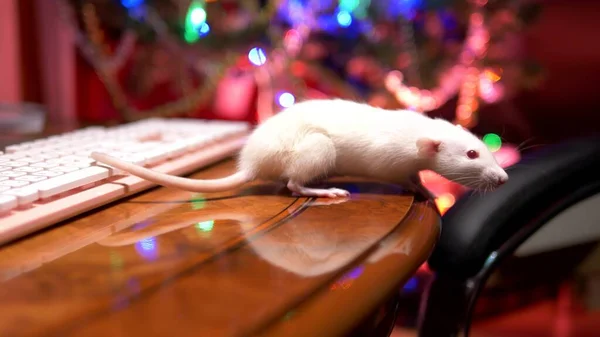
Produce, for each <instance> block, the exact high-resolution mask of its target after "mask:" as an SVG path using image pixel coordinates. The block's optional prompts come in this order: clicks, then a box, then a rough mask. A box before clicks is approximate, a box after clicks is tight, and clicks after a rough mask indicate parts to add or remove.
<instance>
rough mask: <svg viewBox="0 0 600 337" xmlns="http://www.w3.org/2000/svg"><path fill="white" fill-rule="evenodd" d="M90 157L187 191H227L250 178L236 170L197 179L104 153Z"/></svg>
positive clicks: (163, 184)
mask: <svg viewBox="0 0 600 337" xmlns="http://www.w3.org/2000/svg"><path fill="white" fill-rule="evenodd" d="M91 157H92V158H94V159H95V160H97V161H99V162H101V163H104V164H107V165H110V166H112V167H116V168H118V169H121V170H123V171H125V172H128V173H131V174H133V175H135V176H138V177H140V178H143V179H146V180H148V181H151V182H153V183H155V184H158V185H162V186H167V187H172V188H177V189H181V190H184V191H189V192H198V193H210V192H221V191H227V190H231V189H234V188H236V187H239V186H241V185H243V184H245V183H247V182H249V181H250V180H251V179H252V178H251V177H250V176H249V175H248V174H246V173H245V172H241V171H239V172H236V173H234V174H232V175H230V176H228V177H224V178H219V179H210V180H199V179H190V178H182V177H177V176H172V175H169V174H166V173H161V172H156V171H154V170H151V169H148V168H145V167H143V166H139V165H136V164H132V163H128V162H126V161H122V160H120V159H118V158H115V157H112V156H109V155H107V154H104V153H98V152H93V153H92V154H91Z"/></svg>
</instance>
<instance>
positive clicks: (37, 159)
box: [19, 157, 44, 163]
mask: <svg viewBox="0 0 600 337" xmlns="http://www.w3.org/2000/svg"><path fill="white" fill-rule="evenodd" d="M19 161H26V162H28V163H39V162H41V161H44V159H42V158H40V157H23V158H20V159H19Z"/></svg>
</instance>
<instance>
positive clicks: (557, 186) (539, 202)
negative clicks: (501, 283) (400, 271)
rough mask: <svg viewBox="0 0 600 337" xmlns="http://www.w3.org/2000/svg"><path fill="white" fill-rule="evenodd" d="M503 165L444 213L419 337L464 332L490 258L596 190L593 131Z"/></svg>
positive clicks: (599, 159)
mask: <svg viewBox="0 0 600 337" xmlns="http://www.w3.org/2000/svg"><path fill="white" fill-rule="evenodd" d="M507 171H508V173H509V176H510V179H509V182H508V183H506V184H505V185H504V186H502V187H501V188H499V189H498V190H496V191H495V192H492V193H490V194H487V195H485V196H481V195H478V194H469V195H467V196H465V197H463V198H460V199H459V200H458V202H457V203H456V205H454V207H452V208H451V209H450V210H449V211H448V212H447V213H446V214H445V215H444V217H443V220H442V234H441V237H440V240H439V242H438V244H437V246H436V248H435V250H434V251H433V253H432V255H431V257H430V259H429V266H430V268H431V269H432V271H433V272H434V274H435V276H434V278H433V280H432V282H431V284H430V285H429V286H428V290H427V292H426V294H425V296H424V301H423V304H422V305H423V308H422V309H423V310H422V311H421V317H420V323H419V336H420V337H450V336H457V335H458V334H459V332H460V331H462V332H463V336H465V337H468V335H469V328H470V323H471V316H472V313H473V309H474V306H475V303H476V301H477V299H478V297H479V295H480V292H481V290H482V288H483V287H484V285H485V283H486V280H487V279H488V277H489V276H490V274H491V273H492V272H493V271H494V270H495V269H496V268H497V266H498V264H499V263H500V262H501V261H502V260H503V259H504V258H506V257H508V256H510V255H512V253H513V252H514V251H515V250H516V249H517V248H518V247H519V246H520V245H521V244H522V243H523V242H524V241H525V240H526V239H527V238H529V237H530V236H531V235H532V234H534V233H535V232H536V231H537V230H538V229H540V228H541V227H542V226H544V225H545V224H546V223H548V222H549V220H551V219H552V218H553V217H555V216H556V215H558V214H559V213H560V212H562V211H564V210H565V209H567V208H569V207H570V206H573V205H575V204H576V203H578V202H580V201H583V200H584V199H586V198H589V197H591V196H593V195H594V194H597V193H599V192H600V136H599V137H592V138H586V139H579V140H574V141H570V142H568V143H564V144H558V145H553V146H548V147H547V148H544V149H543V150H541V151H539V152H536V153H534V154H531V155H529V156H527V157H524V158H523V160H522V161H521V162H520V163H519V164H517V165H515V166H513V167H511V168H509V169H508V170H507ZM599 226H600V224H599Z"/></svg>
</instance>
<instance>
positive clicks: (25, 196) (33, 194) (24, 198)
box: [2, 186, 39, 206]
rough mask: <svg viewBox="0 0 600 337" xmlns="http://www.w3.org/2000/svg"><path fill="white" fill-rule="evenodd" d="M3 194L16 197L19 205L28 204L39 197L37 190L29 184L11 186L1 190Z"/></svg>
mask: <svg viewBox="0 0 600 337" xmlns="http://www.w3.org/2000/svg"><path fill="white" fill-rule="evenodd" d="M2 194H3V195H12V196H14V197H16V198H17V203H18V204H19V206H23V205H28V204H30V203H32V202H34V201H36V200H38V199H39V193H38V190H37V189H35V188H32V187H31V186H25V187H21V188H13V189H11V190H8V191H6V192H2Z"/></svg>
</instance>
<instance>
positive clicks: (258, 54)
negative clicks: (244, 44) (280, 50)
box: [248, 47, 267, 66]
mask: <svg viewBox="0 0 600 337" xmlns="http://www.w3.org/2000/svg"><path fill="white" fill-rule="evenodd" d="M248 60H250V62H251V63H252V64H254V65H255V66H262V65H263V64H265V63H266V62H267V55H266V54H265V51H264V49H262V48H259V47H254V48H252V49H250V51H249V52H248Z"/></svg>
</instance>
